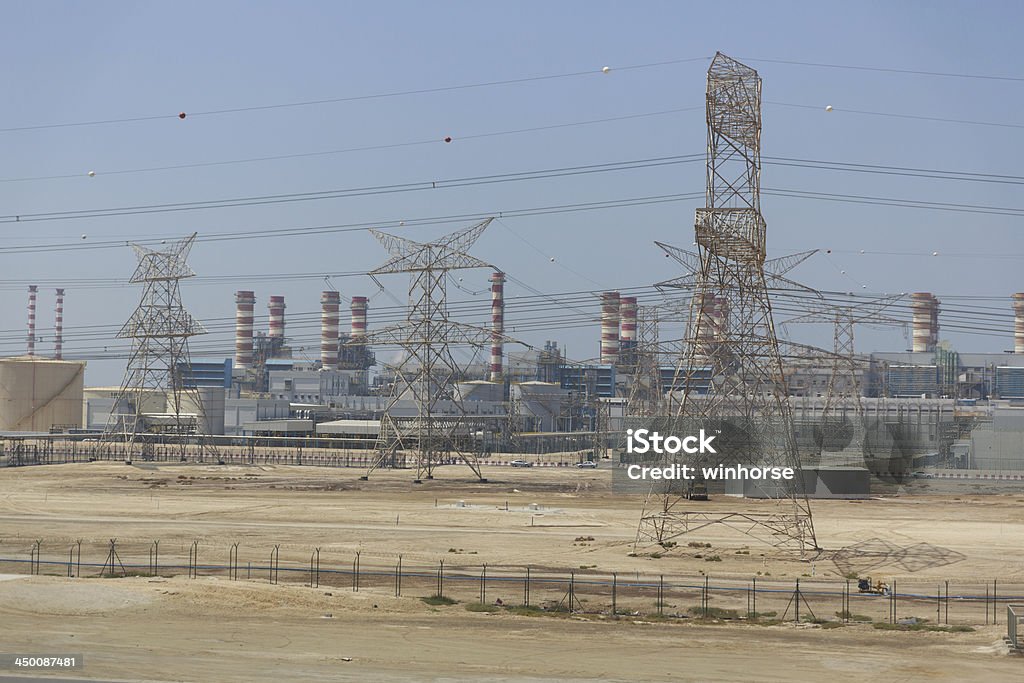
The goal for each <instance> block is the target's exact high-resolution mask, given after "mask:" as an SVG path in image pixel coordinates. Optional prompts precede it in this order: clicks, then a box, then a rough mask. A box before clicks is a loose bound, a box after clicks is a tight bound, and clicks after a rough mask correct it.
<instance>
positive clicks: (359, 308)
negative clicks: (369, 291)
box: [349, 296, 367, 340]
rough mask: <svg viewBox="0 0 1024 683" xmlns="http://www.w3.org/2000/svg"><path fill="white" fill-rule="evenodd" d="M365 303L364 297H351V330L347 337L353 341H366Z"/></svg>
mask: <svg viewBox="0 0 1024 683" xmlns="http://www.w3.org/2000/svg"><path fill="white" fill-rule="evenodd" d="M366 302H367V299H366V297H365V296H354V297H352V330H351V334H350V335H349V336H351V337H352V339H354V340H365V339H366V309H367V303H366Z"/></svg>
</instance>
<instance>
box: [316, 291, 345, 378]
mask: <svg viewBox="0 0 1024 683" xmlns="http://www.w3.org/2000/svg"><path fill="white" fill-rule="evenodd" d="M340 308H341V294H339V293H338V292H323V293H321V294H320V367H322V368H323V369H324V370H337V369H338V311H339V310H340Z"/></svg>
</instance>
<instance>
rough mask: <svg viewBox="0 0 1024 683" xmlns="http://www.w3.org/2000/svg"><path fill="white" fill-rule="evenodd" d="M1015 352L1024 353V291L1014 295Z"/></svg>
mask: <svg viewBox="0 0 1024 683" xmlns="http://www.w3.org/2000/svg"><path fill="white" fill-rule="evenodd" d="M1013 352H1014V353H1024V292H1017V293H1016V294H1014V295H1013Z"/></svg>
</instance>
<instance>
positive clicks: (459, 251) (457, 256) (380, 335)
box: [362, 218, 511, 482]
mask: <svg viewBox="0 0 1024 683" xmlns="http://www.w3.org/2000/svg"><path fill="white" fill-rule="evenodd" d="M492 220H493V219H491V218H488V219H487V220H485V221H483V222H481V223H478V224H476V225H474V226H471V227H469V228H465V229H463V230H459V231H456V232H453V233H451V234H448V235H445V236H444V237H441V238H439V239H437V240H435V241H433V242H424V243H420V242H414V241H412V240H410V239H406V238H403V237H395V236H394V235H389V234H386V233H383V232H379V231H377V230H371V231H370V232H371V233H372V234H373V236H374V237H376V238H377V239H378V240H379V241H380V243H381V244H383V245H384V247H385V248H386V249H387V250H388V253H390V254H391V258H390V259H388V260H387V261H386V262H385V263H384V264H383V265H381V266H380V267H378V268H376V269H375V270H372V271H370V276H371V277H373V278H375V279H376V276H378V275H386V274H393V273H408V274H409V275H410V279H409V307H408V311H407V314H406V321H405V323H404V324H401V325H395V326H392V327H388V328H384V329H382V330H377V331H374V332H372V333H370V334H368V335H367V339H365V340H363V342H362V343H374V344H378V345H380V344H387V345H397V346H399V347H400V348H401V349H402V350H403V352H404V353H403V357H402V360H401V361H400V362H399V364H398V365H397V367H395V390H394V393H393V395H392V399H391V402H390V404H389V406H388V409H387V410H386V411H385V413H384V416H383V417H382V418H381V427H380V435H379V437H378V439H377V445H376V455H375V457H374V459H373V462H372V464H371V465H370V468H369V470H368V471H367V473H366V475H364V477H363V478H364V479H365V478H367V477H368V476H369V475H370V474H371V473H372V472H373V471H374V470H376V469H378V468H380V467H402V466H404V465H405V464H406V458H407V456H409V455H410V454H411V455H412V457H413V460H414V464H415V467H416V479H415V481H416V482H419V481H422V480H423V479H424V478H426V479H432V478H433V472H434V468H435V467H437V466H438V465H442V464H446V463H449V462H454V461H461V462H463V463H465V464H466V465H468V466H469V468H470V469H471V470H472V471H473V473H474V474H475V475H476V476H477V478H478V479H480V480H481V481H485V479H484V478H483V477H482V476H481V473H480V465H479V462H478V461H477V456H476V452H475V451H476V445H475V442H474V434H475V432H476V431H477V430H478V427H479V426H480V424H481V418H479V417H475V416H474V415H471V414H470V413H469V412H468V411H467V409H466V407H465V406H464V405H463V402H462V400H461V398H460V397H459V396H458V394H457V393H456V392H455V387H454V384H455V383H456V382H457V381H458V380H460V379H461V378H462V377H463V375H464V372H463V371H462V369H461V368H460V366H459V364H458V363H457V362H456V360H455V358H454V356H453V355H452V350H453V348H455V347H458V346H462V347H467V346H468V347H472V348H474V349H476V350H478V351H479V350H480V349H482V348H483V347H484V346H485V345H486V344H493V343H496V340H497V341H501V342H508V341H511V340H510V339H508V338H507V337H505V336H504V335H503V334H499V333H497V332H495V331H493V330H491V329H488V328H485V327H477V326H474V325H468V324H465V323H461V322H457V321H455V320H452V319H451V318H449V312H448V297H447V286H448V277H449V276H448V273H449V272H450V271H452V270H460V269H466V268H493V266H491V265H489V264H487V263H485V262H484V261H481V260H480V259H478V258H476V257H474V256H470V255H469V254H468V253H467V252H468V251H469V249H470V247H472V246H473V244H474V243H475V242H476V241H477V239H478V238H479V237H480V235H481V234H482V233H483V231H484V230H485V229H486V228H487V226H488V225H490V223H491V221H492Z"/></svg>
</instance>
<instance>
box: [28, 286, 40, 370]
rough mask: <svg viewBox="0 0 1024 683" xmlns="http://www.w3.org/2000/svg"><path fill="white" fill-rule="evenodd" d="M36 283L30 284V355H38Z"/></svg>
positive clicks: (37, 289)
mask: <svg viewBox="0 0 1024 683" xmlns="http://www.w3.org/2000/svg"><path fill="white" fill-rule="evenodd" d="M38 291H39V288H38V287H36V286H35V285H29V286H28V351H27V353H28V355H30V356H34V355H36V292H38Z"/></svg>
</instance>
